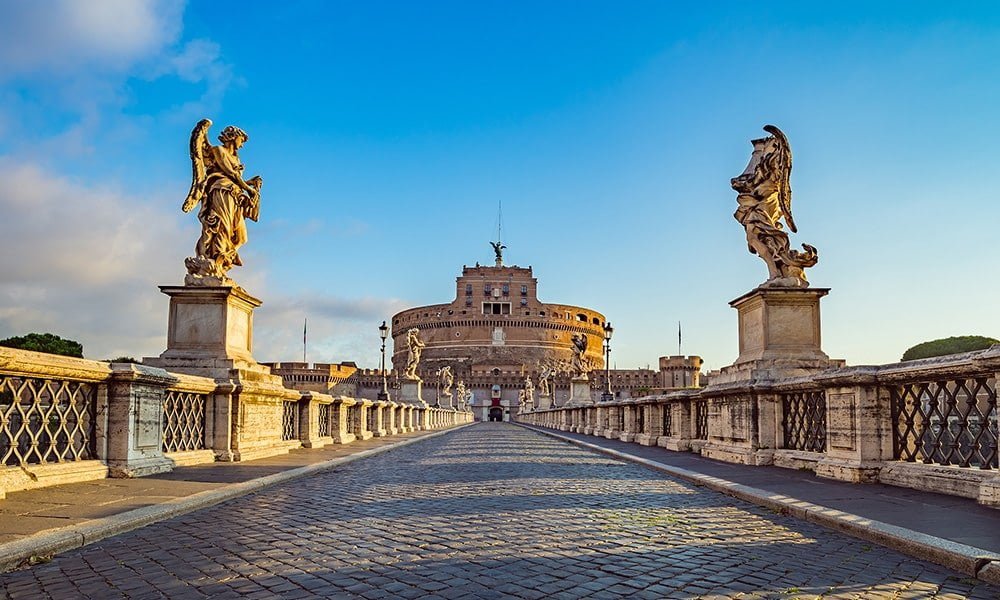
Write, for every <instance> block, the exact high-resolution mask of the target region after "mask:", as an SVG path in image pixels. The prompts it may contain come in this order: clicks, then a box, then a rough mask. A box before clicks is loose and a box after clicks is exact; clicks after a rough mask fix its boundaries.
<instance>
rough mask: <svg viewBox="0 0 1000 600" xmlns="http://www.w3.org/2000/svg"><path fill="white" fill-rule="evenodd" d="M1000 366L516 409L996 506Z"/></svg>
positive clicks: (836, 374)
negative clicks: (586, 404) (545, 407)
mask: <svg viewBox="0 0 1000 600" xmlns="http://www.w3.org/2000/svg"><path fill="white" fill-rule="evenodd" d="M998 371H1000V347H994V348H991V349H989V350H982V351H977V352H969V353H964V354H956V355H952V356H946V357H939V358H934V359H926V360H918V361H908V362H902V363H893V364H889V365H879V366H860V367H838V368H829V369H824V370H817V371H815V372H813V373H812V374H809V375H804V376H796V377H785V378H774V379H750V380H744V381H735V382H729V383H723V384H716V385H709V386H708V387H705V388H701V389H688V390H678V391H675V392H670V393H666V394H660V395H655V396H647V397H643V398H636V399H631V400H627V401H613V402H606V403H605V402H601V403H597V404H593V405H588V406H578V407H563V408H555V409H551V410H544V411H534V412H529V413H523V414H520V415H517V420H518V421H520V422H522V423H527V424H531V425H538V426H542V427H550V428H555V429H561V430H564V431H573V432H577V433H584V434H588V435H597V436H603V437H608V438H614V439H620V440H623V441H630V442H635V443H639V444H644V445H659V446H662V447H665V448H668V449H670V450H676V451H691V452H696V453H700V454H701V455H703V456H706V457H710V458H714V459H718V460H723V461H727V462H734V463H740V464H746V465H775V466H780V467H786V468H794V469H808V470H811V471H814V472H815V473H816V474H817V475H819V476H821V477H828V478H833V479H840V480H844V481H851V482H855V483H864V482H882V483H887V484H891V485H899V486H905V487H911V488H915V489H921V490H926V491H932V492H940V493H946V494H952V495H958V496H964V497H969V498H975V499H977V500H978V501H979V502H980V503H982V504H985V505H989V506H996V507H1000V464H998V456H1000V450H998V439H1000V437H998V424H997V418H998V408H997V395H998V394H997V372H998Z"/></svg>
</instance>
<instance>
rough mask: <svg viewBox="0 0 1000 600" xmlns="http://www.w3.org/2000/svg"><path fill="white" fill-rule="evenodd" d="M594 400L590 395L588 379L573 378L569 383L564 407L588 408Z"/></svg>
mask: <svg viewBox="0 0 1000 600" xmlns="http://www.w3.org/2000/svg"><path fill="white" fill-rule="evenodd" d="M593 403H594V399H593V398H592V397H591V395H590V379H589V378H587V377H586V376H584V377H574V378H573V379H571V380H570V382H569V401H568V402H567V403H566V406H590V405H591V404H593Z"/></svg>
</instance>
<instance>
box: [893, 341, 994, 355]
mask: <svg viewBox="0 0 1000 600" xmlns="http://www.w3.org/2000/svg"><path fill="white" fill-rule="evenodd" d="M993 344H1000V341H998V340H995V339H993V338H991V337H984V336H981V335H960V336H955V337H949V338H942V339H940V340H931V341H929V342H924V343H922V344H917V345H916V346H913V347H912V348H910V349H909V350H907V351H906V352H904V353H903V358H902V360H917V359H918V358H931V357H933V356H945V355H948V354H958V353H960V352H972V351H973V350H985V349H986V348H989V347H990V346H992V345H993Z"/></svg>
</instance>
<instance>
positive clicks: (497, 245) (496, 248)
mask: <svg viewBox="0 0 1000 600" xmlns="http://www.w3.org/2000/svg"><path fill="white" fill-rule="evenodd" d="M490 246H493V253H494V254H496V255H497V266H498V267H502V266H503V251H504V250H505V249H506V248H507V246H504V245H503V243H502V242H500V241H496V242H490Z"/></svg>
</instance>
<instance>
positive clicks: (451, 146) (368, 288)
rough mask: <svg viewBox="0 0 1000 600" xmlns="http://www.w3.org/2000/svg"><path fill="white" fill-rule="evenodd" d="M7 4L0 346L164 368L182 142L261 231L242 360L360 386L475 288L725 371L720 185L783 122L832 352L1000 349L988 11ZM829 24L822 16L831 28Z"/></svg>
mask: <svg viewBox="0 0 1000 600" xmlns="http://www.w3.org/2000/svg"><path fill="white" fill-rule="evenodd" d="M871 4H872V3H855V4H850V3H839V4H837V5H836V6H835V7H831V5H822V4H818V3H784V2H772V3H765V4H761V3H735V2H734V3H714V4H712V5H710V6H707V5H705V4H704V3H680V2H631V3H626V4H623V3H610V2H549V3H537V2H477V3H468V2H451V3H447V2H426V3H411V2H366V3H346V2H321V1H316V2H284V3H270V2H255V3H232V2H192V3H189V4H187V5H185V4H183V3H177V2H140V1H122V2H110V1H97V0H93V1H91V2H87V3H81V2H71V1H69V0H65V1H54V0H53V1H48V2H35V3H25V2H10V1H7V0H0V10H2V12H3V14H4V15H6V16H7V17H8V18H6V19H4V20H3V21H2V22H0V209H2V210H3V211H4V214H6V215H7V218H5V219H4V220H3V223H2V224H0V248H2V249H3V251H4V254H5V255H6V256H7V257H8V259H7V260H5V261H3V266H2V267H0V269H2V270H0V336H7V335H14V334H20V333H25V332H27V331H40V330H44V331H52V332H54V333H59V334H62V335H66V336H67V337H73V338H74V339H77V340H79V341H81V342H82V343H83V344H84V347H85V352H86V354H87V355H88V356H92V357H94V358H104V357H107V356H111V355H118V354H130V355H136V356H143V355H147V356H148V355H154V354H158V353H159V352H160V351H161V350H162V348H163V346H164V335H165V326H166V323H165V321H166V297H165V296H162V295H161V294H160V293H159V292H158V291H157V289H156V286H157V285H163V284H176V283H179V282H180V280H181V279H182V277H183V272H184V271H183V263H182V261H183V258H184V257H185V256H188V255H190V253H191V250H192V247H193V244H194V240H195V238H196V237H197V232H198V225H197V222H196V219H195V218H194V217H193V216H192V215H184V214H182V213H181V212H180V210H179V206H180V203H181V201H182V200H183V198H184V196H185V194H186V191H187V186H188V185H189V176H190V175H189V174H190V164H189V161H188V157H187V139H188V136H189V134H190V130H191V128H192V126H193V125H194V123H195V122H196V121H197V120H198V119H199V118H201V117H209V118H211V119H212V120H213V121H215V124H216V125H215V130H214V131H213V133H212V135H213V137H214V135H215V134H216V133H217V131H218V130H219V129H221V128H222V127H224V126H225V125H227V124H236V125H239V126H240V127H242V128H243V129H245V130H246V131H247V132H248V133H249V135H250V140H249V142H248V144H247V145H246V146H245V147H244V149H243V151H242V157H243V159H244V162H245V164H246V165H247V173H248V174H260V175H262V176H263V178H264V189H263V195H262V211H261V221H260V223H257V224H251V225H250V242H249V244H248V246H246V247H245V252H243V255H244V262H245V263H246V266H245V267H243V268H238V269H237V270H236V271H234V273H233V275H234V277H235V278H236V279H237V281H239V282H240V283H242V284H243V285H244V287H246V288H247V289H248V290H249V291H251V292H252V293H254V294H256V295H258V296H259V297H261V299H263V300H264V302H265V304H264V306H263V307H262V308H261V309H260V310H259V311H258V313H257V315H256V328H257V329H256V351H255V355H256V356H257V357H258V359H259V360H281V359H285V360H291V359H295V358H297V357H300V356H301V347H300V342H301V323H302V318H303V317H305V316H308V317H309V321H310V346H311V348H310V353H309V358H310V360H318V361H323V360H330V361H340V360H354V361H357V362H358V363H359V364H363V365H367V366H374V365H375V364H376V363H377V359H378V355H377V350H378V347H377V342H378V339H377V332H376V327H377V326H378V324H379V323H381V321H382V319H385V318H388V317H389V316H390V315H391V314H392V313H393V312H395V311H397V310H400V309H402V308H405V307H408V306H413V305H419V304H428V303H437V302H447V301H450V300H451V295H452V294H453V290H454V287H453V281H454V277H456V276H457V275H458V274H459V272H460V269H461V266H462V265H463V264H473V263H475V262H476V261H481V262H484V263H486V262H489V261H490V259H491V250H490V248H489V246H488V244H487V242H488V241H489V240H490V239H492V237H493V236H494V235H495V224H496V218H497V215H496V212H497V205H498V203H499V202H501V201H502V203H503V214H504V241H505V243H506V244H507V245H508V246H509V250H508V251H507V259H508V262H510V263H516V264H519V265H531V266H532V267H533V268H534V270H535V275H536V276H537V277H538V279H539V295H540V297H541V298H542V299H543V300H544V301H550V302H562V303H571V304H579V305H583V306H588V307H591V308H594V309H597V310H599V311H602V312H603V313H605V314H606V315H607V316H608V318H609V319H611V320H612V322H614V324H615V325H616V334H615V340H614V344H613V346H614V353H613V360H614V362H616V364H617V365H618V366H619V367H633V366H645V365H646V364H655V362H656V358H657V357H658V356H660V355H664V354H673V353H675V352H676V327H677V321H683V323H684V333H685V341H684V348H683V350H684V352H685V353H696V354H699V355H701V356H703V357H704V358H705V360H706V363H707V365H708V366H709V367H710V368H718V367H720V366H723V365H725V364H728V363H730V362H732V360H734V359H735V357H736V354H737V347H736V315H735V312H734V311H733V310H732V309H731V308H729V306H728V301H729V300H731V299H733V298H736V297H738V296H740V295H742V294H743V293H744V292H746V291H749V290H750V289H752V288H753V287H754V286H755V285H757V284H759V283H760V282H762V281H763V280H764V279H765V275H766V270H765V267H764V264H763V262H762V261H760V260H759V259H758V258H756V257H754V256H752V255H750V254H749V253H748V252H747V251H746V247H745V240H744V236H743V231H742V228H741V227H740V225H739V224H738V223H737V222H736V221H735V220H734V219H733V218H732V212H733V210H734V208H735V194H734V192H732V190H731V189H730V188H729V179H730V178H731V177H733V176H735V175H737V174H739V173H740V172H741V171H742V170H743V167H744V166H745V164H746V161H747V158H748V157H749V152H750V144H749V140H750V139H752V138H754V137H759V136H760V135H762V132H761V129H760V128H761V126H763V125H764V124H766V123H774V124H776V125H778V126H779V127H781V128H782V129H783V130H784V131H785V132H786V134H787V135H788V136H789V138H790V141H791V144H792V150H793V152H794V155H795V169H794V171H793V174H792V186H793V207H794V213H795V219H796V222H797V224H798V226H799V233H798V234H797V235H794V236H793V240H792V241H793V243H794V244H796V245H798V244H800V243H802V242H805V243H809V244H812V245H814V246H816V247H817V248H818V249H819V252H820V262H819V264H818V265H817V266H816V267H814V268H813V269H810V271H809V277H810V281H811V282H812V285H813V286H815V287H830V288H832V291H831V293H830V295H829V296H828V297H827V298H826V299H825V300H824V302H823V325H824V330H823V336H824V348H825V350H826V351H827V353H828V354H830V355H831V356H833V357H836V358H845V359H847V360H848V362H849V363H851V364H865V363H885V362H892V361H894V360H898V358H899V356H900V355H901V354H902V352H903V351H904V350H905V349H906V348H907V347H909V346H911V345H913V344H915V343H918V342H921V341H925V340H927V339H932V338H936V337H944V336H949V335H966V334H982V335H992V336H995V337H996V336H1000V327H998V322H997V321H998V319H997V316H996V314H995V311H993V310H991V309H992V305H993V302H992V301H991V300H992V299H993V298H995V297H996V294H997V292H998V291H1000V290H998V282H997V278H996V277H995V276H994V275H993V273H994V270H995V265H996V251H995V247H996V246H995V243H993V239H994V237H995V233H994V227H993V225H994V223H995V222H996V221H997V210H996V206H997V196H998V192H997V191H996V189H997V186H996V184H995V183H994V181H993V180H992V177H991V175H992V173H993V172H994V171H995V170H996V165H997V164H1000V149H998V144H997V140H998V138H1000V135H998V134H1000V131H998V129H1000V125H998V123H1000V119H998V118H997V114H1000V109H998V107H1000V76H998V75H1000V73H998V70H1000V67H998V66H997V65H1000V11H997V9H996V8H995V5H993V4H992V3H979V4H977V3H961V4H956V5H954V6H943V5H942V4H941V3H931V2H892V3H879V4H876V5H875V6H872V5H871ZM834 9H835V10H834Z"/></svg>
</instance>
